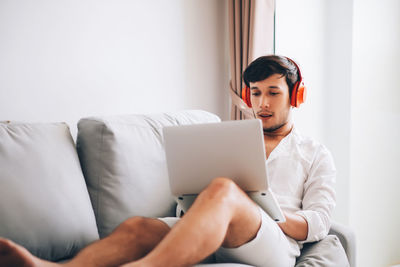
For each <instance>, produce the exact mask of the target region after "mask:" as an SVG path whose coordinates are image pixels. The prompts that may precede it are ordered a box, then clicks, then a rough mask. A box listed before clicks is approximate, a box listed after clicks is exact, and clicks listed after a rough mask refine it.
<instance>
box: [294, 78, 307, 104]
mask: <svg viewBox="0 0 400 267" xmlns="http://www.w3.org/2000/svg"><path fill="white" fill-rule="evenodd" d="M306 97H307V89H306V87H305V86H304V84H303V83H301V84H300V86H299V89H297V97H296V99H297V100H296V107H300V105H301V104H303V103H304V102H305V101H306Z"/></svg>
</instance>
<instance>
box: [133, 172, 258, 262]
mask: <svg viewBox="0 0 400 267" xmlns="http://www.w3.org/2000/svg"><path fill="white" fill-rule="evenodd" d="M260 226H261V216H260V212H259V208H258V207H257V205H256V204H255V203H254V202H253V201H252V200H250V199H249V198H248V196H247V195H246V194H245V193H244V192H243V191H242V190H241V189H240V188H239V187H238V186H237V185H236V184H235V183H234V182H232V181H231V180H230V179H227V178H216V179H214V181H213V182H212V183H211V184H210V185H209V186H208V187H207V188H206V189H205V190H204V191H203V192H202V193H201V194H200V195H199V196H198V198H197V199H196V201H195V202H194V203H193V206H192V207H191V208H190V209H189V211H188V212H187V213H186V214H185V216H183V218H182V219H181V220H180V221H179V222H178V223H177V224H176V225H175V226H174V227H173V228H172V229H171V231H170V232H169V233H168V234H167V235H166V236H165V238H164V239H163V240H162V241H161V242H160V243H159V244H158V245H157V246H156V247H155V248H154V249H153V250H152V251H151V252H150V253H149V254H148V255H147V256H146V257H144V258H142V259H141V260H139V261H137V262H133V263H131V264H127V265H126V266H129V267H134V266H190V265H193V264H195V263H197V262H199V261H201V260H202V259H204V258H205V257H207V256H208V255H210V254H211V253H213V252H214V251H215V250H217V249H218V248H219V247H220V246H221V245H223V246H224V247H238V246H241V245H242V244H245V243H247V242H248V241H250V240H252V239H253V238H254V237H255V236H256V234H257V232H258V229H259V228H260Z"/></svg>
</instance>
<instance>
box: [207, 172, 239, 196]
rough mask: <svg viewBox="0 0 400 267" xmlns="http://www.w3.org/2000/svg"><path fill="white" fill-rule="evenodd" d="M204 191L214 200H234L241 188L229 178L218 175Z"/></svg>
mask: <svg viewBox="0 0 400 267" xmlns="http://www.w3.org/2000/svg"><path fill="white" fill-rule="evenodd" d="M203 192H204V194H205V195H206V196H207V197H209V198H211V199H213V200H219V201H222V202H232V201H233V200H235V199H236V197H237V194H238V192H240V188H239V187H238V186H237V185H236V183H235V182H234V181H232V180H231V179H229V178H226V177H217V178H215V179H214V180H212V181H211V183H210V184H209V185H208V186H207V188H206V189H205V190H204V191H203Z"/></svg>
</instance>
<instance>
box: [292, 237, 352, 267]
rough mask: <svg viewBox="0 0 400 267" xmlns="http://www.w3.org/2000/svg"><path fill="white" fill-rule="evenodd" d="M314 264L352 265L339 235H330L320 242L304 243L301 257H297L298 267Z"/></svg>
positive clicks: (334, 266) (329, 266) (330, 265)
mask: <svg viewBox="0 0 400 267" xmlns="http://www.w3.org/2000/svg"><path fill="white" fill-rule="evenodd" d="M312 266H324V267H337V266H343V267H345V266H350V265H349V262H348V260H347V256H346V252H345V251H344V249H343V246H342V244H341V243H340V240H339V238H338V237H337V236H335V235H328V236H327V237H325V238H324V239H322V240H321V241H319V242H315V243H307V244H305V245H304V247H303V249H302V251H301V255H300V257H299V258H297V262H296V267H312Z"/></svg>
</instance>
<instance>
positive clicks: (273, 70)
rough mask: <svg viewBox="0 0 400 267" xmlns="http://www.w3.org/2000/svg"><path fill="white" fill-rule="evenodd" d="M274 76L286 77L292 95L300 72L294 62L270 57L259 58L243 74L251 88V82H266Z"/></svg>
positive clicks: (284, 58)
mask: <svg viewBox="0 0 400 267" xmlns="http://www.w3.org/2000/svg"><path fill="white" fill-rule="evenodd" d="M274 74H281V75H282V76H283V77H286V83H287V85H288V87H289V95H292V91H293V86H294V84H295V83H296V82H297V80H298V79H299V75H298V70H297V67H296V66H295V65H294V64H293V62H292V61H291V60H289V59H288V58H287V57H284V56H278V55H268V56H262V57H259V58H257V59H256V60H254V61H253V62H251V63H250V65H249V66H248V67H247V68H246V69H245V71H244V72H243V80H244V83H245V84H246V85H247V86H248V87H250V83H251V82H253V83H254V82H259V81H262V80H265V79H267V78H268V77H270V76H271V75H274Z"/></svg>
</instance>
